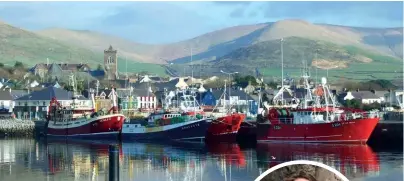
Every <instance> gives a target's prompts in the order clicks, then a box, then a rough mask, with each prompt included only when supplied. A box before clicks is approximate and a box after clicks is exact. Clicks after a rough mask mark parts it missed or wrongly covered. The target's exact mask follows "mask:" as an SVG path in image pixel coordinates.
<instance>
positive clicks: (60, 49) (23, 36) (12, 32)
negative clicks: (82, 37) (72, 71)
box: [0, 22, 103, 65]
mask: <svg viewBox="0 0 404 181" xmlns="http://www.w3.org/2000/svg"><path fill="white" fill-rule="evenodd" d="M0 54H1V56H0V62H1V63H3V64H10V65H14V63H15V62H16V61H20V62H23V63H24V64H27V65H34V64H36V63H45V62H46V60H47V58H49V60H50V63H52V62H54V61H57V62H63V61H66V62H72V63H80V62H83V63H89V64H92V65H96V64H98V63H99V62H100V60H102V58H103V57H102V54H101V53H96V52H93V51H90V50H88V49H84V48H78V47H75V46H72V45H69V44H67V43H64V42H60V41H57V40H52V39H50V38H47V37H42V36H39V35H38V34H36V33H33V32H30V31H26V30H23V29H20V28H16V27H13V26H10V25H8V24H5V23H2V22H0Z"/></svg>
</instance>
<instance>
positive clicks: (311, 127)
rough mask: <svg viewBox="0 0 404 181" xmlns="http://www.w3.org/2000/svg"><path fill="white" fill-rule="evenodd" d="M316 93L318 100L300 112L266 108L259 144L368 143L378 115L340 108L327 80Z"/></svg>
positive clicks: (261, 118) (260, 119)
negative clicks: (271, 142) (273, 142)
mask: <svg viewBox="0 0 404 181" xmlns="http://www.w3.org/2000/svg"><path fill="white" fill-rule="evenodd" d="M314 92H315V93H316V96H315V100H307V99H306V100H305V101H303V103H304V105H303V106H302V107H299V108H297V109H293V108H291V107H270V106H266V109H265V111H264V113H263V114H262V115H259V116H258V117H257V141H259V142H265V141H280V142H333V143H366V142H367V140H368V138H369V137H370V135H371V133H372V131H373V129H374V128H375V127H376V125H377V123H378V122H379V119H380V118H379V117H378V113H377V112H365V111H362V110H356V109H349V108H342V107H337V106H336V101H335V97H334V96H332V94H331V91H330V90H329V88H328V85H326V79H325V78H322V83H321V85H320V86H319V87H317V88H316V89H315V91H314ZM307 93H308V94H310V93H311V90H309V91H307ZM307 97H312V96H311V95H309V96H307ZM320 103H323V104H320Z"/></svg>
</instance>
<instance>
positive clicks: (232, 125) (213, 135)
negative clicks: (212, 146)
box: [206, 113, 246, 142]
mask: <svg viewBox="0 0 404 181" xmlns="http://www.w3.org/2000/svg"><path fill="white" fill-rule="evenodd" d="M245 117H246V115H245V114H237V113H236V114H232V115H227V116H223V117H220V118H217V119H216V120H213V121H212V122H211V124H210V126H209V128H208V130H207V133H206V141H212V142H235V141H236V138H237V132H238V130H239V129H240V125H241V123H242V122H243V121H244V119H245Z"/></svg>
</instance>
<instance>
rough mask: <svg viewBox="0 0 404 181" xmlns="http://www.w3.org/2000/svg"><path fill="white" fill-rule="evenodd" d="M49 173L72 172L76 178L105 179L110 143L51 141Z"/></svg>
mask: <svg viewBox="0 0 404 181" xmlns="http://www.w3.org/2000/svg"><path fill="white" fill-rule="evenodd" d="M47 148H48V150H47V153H48V166H49V173H50V174H52V175H57V174H59V173H64V172H66V171H68V172H71V174H72V175H73V176H74V180H91V181H95V180H105V178H107V175H108V163H109V159H108V158H109V157H108V145H107V144H105V145H92V144H82V145H79V144H70V143H69V144H66V143H51V144H48V146H47Z"/></svg>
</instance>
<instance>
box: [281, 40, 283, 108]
mask: <svg viewBox="0 0 404 181" xmlns="http://www.w3.org/2000/svg"><path fill="white" fill-rule="evenodd" d="M281 60H282V80H281V83H282V88H283V38H281ZM282 91H283V90H282ZM281 103H282V104H283V92H282V94H281Z"/></svg>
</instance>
